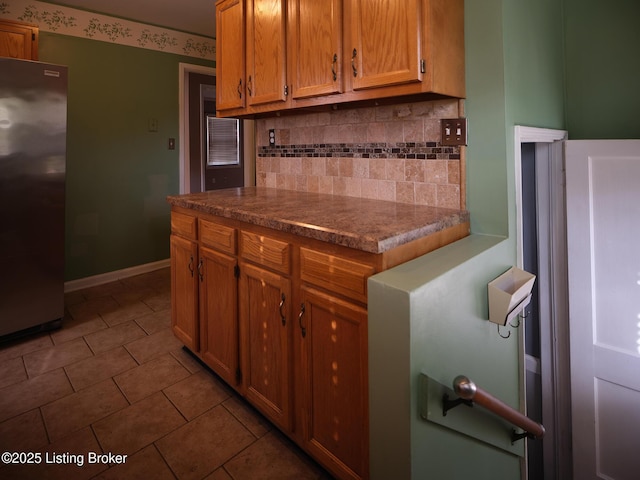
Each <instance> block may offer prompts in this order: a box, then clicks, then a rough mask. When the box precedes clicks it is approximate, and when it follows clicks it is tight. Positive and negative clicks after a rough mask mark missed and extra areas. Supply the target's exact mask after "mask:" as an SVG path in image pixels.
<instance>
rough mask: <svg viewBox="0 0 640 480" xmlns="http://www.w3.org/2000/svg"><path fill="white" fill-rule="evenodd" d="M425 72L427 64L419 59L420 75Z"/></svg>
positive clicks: (422, 59)
mask: <svg viewBox="0 0 640 480" xmlns="http://www.w3.org/2000/svg"><path fill="white" fill-rule="evenodd" d="M426 71H427V64H426V62H425V61H424V58H421V59H420V73H425V72H426Z"/></svg>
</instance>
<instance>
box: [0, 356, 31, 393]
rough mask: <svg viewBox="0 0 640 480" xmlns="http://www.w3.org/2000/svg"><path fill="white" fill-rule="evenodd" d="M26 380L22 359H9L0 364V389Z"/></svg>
mask: <svg viewBox="0 0 640 480" xmlns="http://www.w3.org/2000/svg"><path fill="white" fill-rule="evenodd" d="M26 379H27V372H26V370H25V369H24V363H23V361H22V358H20V357H17V358H11V359H9V360H5V361H4V362H2V363H0V388H2V387H6V386H7V385H13V384H14V383H18V382H21V381H23V380H26Z"/></svg>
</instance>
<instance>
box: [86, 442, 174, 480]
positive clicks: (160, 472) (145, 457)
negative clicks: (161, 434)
mask: <svg viewBox="0 0 640 480" xmlns="http://www.w3.org/2000/svg"><path fill="white" fill-rule="evenodd" d="M123 479H126V480H149V479H153V480H175V477H174V475H173V473H171V469H170V468H169V467H168V465H167V463H166V462H165V461H164V459H163V458H162V456H161V455H160V453H158V450H157V449H156V447H155V446H153V445H149V446H148V447H146V448H144V449H142V450H140V451H139V452H138V453H136V454H135V455H132V456H128V457H127V459H126V461H125V463H123V464H120V465H115V466H112V467H111V468H109V470H107V471H105V472H103V473H101V474H100V475H98V476H97V477H94V480H123Z"/></svg>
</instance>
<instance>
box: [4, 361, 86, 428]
mask: <svg viewBox="0 0 640 480" xmlns="http://www.w3.org/2000/svg"><path fill="white" fill-rule="evenodd" d="M71 393H73V388H72V387H71V384H70V383H69V380H68V379H67V376H66V375H65V373H64V371H63V370H62V369H61V368H60V369H58V370H53V371H51V372H47V373H45V374H43V375H39V376H37V377H35V378H30V379H29V380H25V381H24V382H20V383H17V384H15V385H11V386H8V387H4V388H2V389H0V422H2V421H3V420H6V419H8V418H11V417H14V416H16V415H19V414H21V413H24V412H28V411H29V410H31V409H33V408H36V407H40V406H41V405H45V404H47V403H49V402H53V401H54V400H57V399H59V398H62V397H64V396H66V395H69V394H71Z"/></svg>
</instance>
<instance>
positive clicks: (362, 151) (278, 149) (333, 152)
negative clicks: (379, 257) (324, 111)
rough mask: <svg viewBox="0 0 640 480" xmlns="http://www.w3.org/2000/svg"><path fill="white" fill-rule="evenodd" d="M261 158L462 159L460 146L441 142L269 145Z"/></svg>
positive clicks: (259, 153) (263, 150) (264, 149)
mask: <svg viewBox="0 0 640 480" xmlns="http://www.w3.org/2000/svg"><path fill="white" fill-rule="evenodd" d="M257 153H258V157H284V158H310V157H311V158H324V157H327V158H330V157H342V158H400V159H416V160H460V147H449V146H447V147H444V146H442V145H440V144H439V143H438V142H398V143H353V144H349V143H333V144H328V143H321V144H302V145H273V146H272V145H269V146H260V147H259V148H258V152H257Z"/></svg>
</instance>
